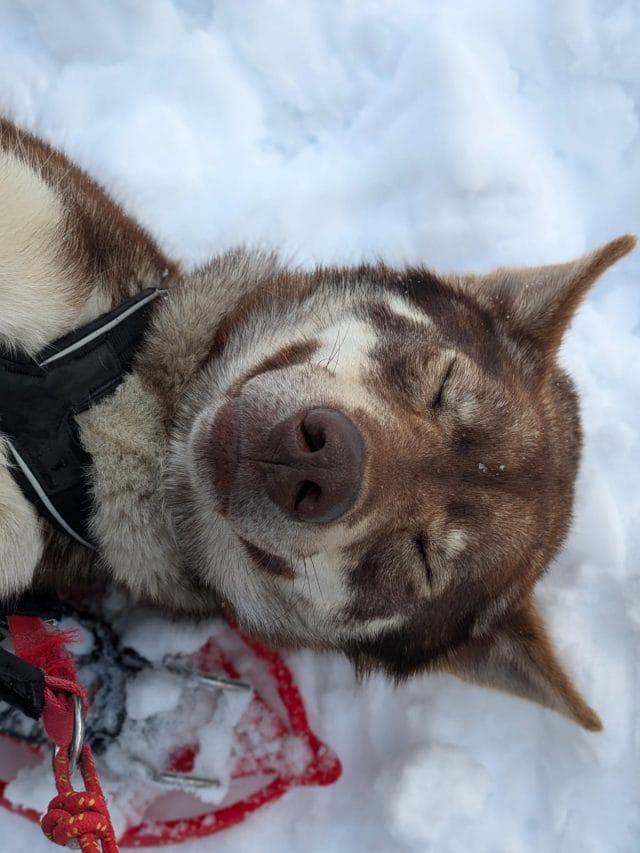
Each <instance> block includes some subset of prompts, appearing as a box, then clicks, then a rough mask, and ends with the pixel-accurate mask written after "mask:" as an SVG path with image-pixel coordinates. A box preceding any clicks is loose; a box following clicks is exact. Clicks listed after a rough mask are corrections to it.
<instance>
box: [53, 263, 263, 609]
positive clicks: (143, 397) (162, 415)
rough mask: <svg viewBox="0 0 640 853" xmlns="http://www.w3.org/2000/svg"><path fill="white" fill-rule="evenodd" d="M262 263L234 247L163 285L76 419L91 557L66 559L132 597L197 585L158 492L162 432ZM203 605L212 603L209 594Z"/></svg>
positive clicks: (175, 593) (255, 282)
mask: <svg viewBox="0 0 640 853" xmlns="http://www.w3.org/2000/svg"><path fill="white" fill-rule="evenodd" d="M270 269H272V270H275V269H276V262H275V259H274V260H273V262H272V263H265V258H264V256H261V255H252V254H250V253H243V252H234V253H230V254H228V255H223V256H221V257H220V258H218V259H216V260H215V261H213V262H212V263H211V264H209V265H208V266H207V267H206V268H203V269H202V270H199V271H197V272H194V273H192V274H191V275H188V276H186V277H185V278H184V279H181V280H178V281H176V282H175V283H172V284H170V285H169V287H168V289H167V291H166V293H165V294H164V295H163V296H161V297H160V298H159V299H158V300H156V303H155V306H154V315H153V318H152V320H151V322H150V324H149V327H148V330H147V332H146V334H145V338H144V340H143V343H142V345H141V347H140V350H139V353H138V359H137V363H136V367H135V369H134V371H133V372H132V373H131V374H130V375H129V376H128V377H127V378H126V379H125V381H124V382H123V383H122V385H121V386H120V387H119V389H118V390H117V391H116V392H115V393H114V394H113V395H112V396H111V397H109V398H108V399H106V400H104V401H103V402H101V403H100V404H99V405H97V406H94V407H93V408H91V409H90V410H89V411H87V412H84V413H83V414H81V415H80V416H79V417H78V423H79V427H80V436H81V440H82V444H83V446H84V447H85V448H86V450H87V451H88V452H89V453H90V454H91V456H92V460H93V464H92V466H91V469H90V471H91V481H92V482H91V486H92V492H93V498H94V512H93V515H92V532H93V535H94V538H95V540H96V542H97V546H98V558H97V561H96V560H95V558H94V557H93V556H92V555H91V554H90V552H87V553H86V554H83V555H75V559H74V560H73V562H74V563H80V564H82V565H83V566H84V568H85V569H86V568H87V567H88V566H89V564H90V563H92V564H93V565H94V567H95V566H97V567H99V570H100V571H103V570H104V571H106V573H107V574H108V575H109V576H110V577H111V578H113V579H115V580H116V581H118V582H120V583H122V584H123V585H124V586H126V587H127V588H129V589H130V590H131V591H132V592H133V593H134V595H136V596H138V597H140V598H143V599H146V600H150V601H155V602H158V601H160V602H161V601H162V600H172V602H174V603H178V604H179V602H177V601H176V597H179V595H180V591H181V590H184V591H185V601H188V603H189V606H192V605H193V603H194V588H196V587H198V584H197V582H196V580H195V579H194V578H193V575H192V573H191V572H190V571H189V567H188V566H187V565H185V560H184V555H183V552H182V550H181V548H180V543H179V542H178V541H177V537H176V533H175V529H174V524H173V520H172V516H171V510H170V501H169V500H168V499H167V494H166V491H165V476H166V470H167V461H168V451H169V446H170V442H171V436H172V432H173V429H174V426H175V423H176V419H177V418H179V416H180V407H181V401H182V400H183V399H184V396H185V394H187V393H188V389H189V386H190V385H191V384H192V382H193V381H194V380H195V379H196V378H197V377H198V375H199V374H200V372H201V371H202V369H203V367H204V365H205V364H206V363H207V362H208V360H209V359H210V358H211V347H212V342H213V341H214V339H215V337H216V333H217V330H218V327H219V326H220V322H221V320H222V319H223V318H224V317H225V316H227V315H228V314H229V313H230V312H231V311H232V310H233V309H234V308H236V307H237V305H238V304H239V302H241V301H242V300H243V299H244V298H245V297H246V296H247V295H248V294H250V293H251V292H252V291H253V290H254V289H255V288H256V287H258V286H259V285H260V284H261V283H262V282H263V281H264V278H265V273H267V274H268V272H269V270H270ZM226 535H227V536H228V533H227V534H226ZM221 536H222V537H223V538H226V537H225V532H224V531H221ZM59 552H60V542H59V540H57V538H56V537H53V538H52V540H51V546H50V547H49V548H48V549H47V552H46V553H45V556H44V559H43V570H42V571H41V577H44V578H45V579H46V577H47V575H50V573H51V571H52V570H51V569H50V568H49V566H48V565H47V564H48V563H50V562H51V560H52V555H53V554H54V553H55V554H59ZM65 553H68V552H67V550H66V549H65ZM58 559H59V557H58ZM58 559H56V562H58ZM85 564H86V565H85ZM169 590H170V595H168V594H167V593H168V591H169ZM203 595H204V594H203ZM202 604H203V608H206V609H208V610H209V611H210V610H211V600H210V598H209V599H208V600H206V601H205V600H204V598H203V603H202Z"/></svg>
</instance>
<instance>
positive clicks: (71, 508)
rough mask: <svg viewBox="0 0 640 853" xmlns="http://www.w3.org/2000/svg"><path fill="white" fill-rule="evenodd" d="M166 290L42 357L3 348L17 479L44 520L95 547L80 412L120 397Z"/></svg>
mask: <svg viewBox="0 0 640 853" xmlns="http://www.w3.org/2000/svg"><path fill="white" fill-rule="evenodd" d="M160 292H161V291H159V290H157V289H153V288H150V289H147V290H144V291H142V292H141V293H138V294H136V295H135V296H133V297H131V298H130V299H128V300H127V301H126V302H124V303H123V304H122V305H119V306H118V307H117V308H114V309H113V310H112V311H109V312H108V313H106V314H103V315H102V316H100V317H98V318H97V319H96V320H94V321H93V322H91V323H88V324H86V325H85V326H82V327H81V328H80V329H77V330H76V331H75V332H72V333H71V334H70V335H65V336H64V337H62V338H60V339H58V340H57V341H55V342H54V343H52V344H50V345H49V346H47V347H45V349H43V350H42V351H41V352H40V353H38V355H37V356H36V357H35V359H31V358H28V357H26V356H21V355H16V354H12V353H10V352H7V351H6V350H5V351H1V350H0V431H1V432H2V434H4V436H5V438H6V445H7V447H8V450H9V453H10V456H11V457H12V460H13V462H14V467H13V468H12V469H11V470H12V474H13V476H14V479H15V480H16V482H17V483H18V485H19V486H20V488H21V489H22V491H23V493H24V495H25V496H26V498H27V499H28V500H29V501H30V502H31V503H32V504H33V505H34V506H35V507H36V509H37V510H38V512H39V514H40V515H41V516H43V517H44V518H46V519H47V520H48V521H49V522H51V523H52V524H54V525H55V526H56V527H57V528H58V529H59V530H61V531H62V532H63V533H65V534H66V535H67V536H70V537H71V538H72V539H75V540H76V541H77V542H79V543H80V544H81V545H84V546H85V547H87V548H91V549H93V547H94V546H93V544H92V542H91V533H90V529H89V523H90V515H91V489H90V483H89V480H88V477H87V472H88V470H89V467H90V465H91V456H90V455H89V453H87V451H86V450H85V449H84V448H83V447H82V444H81V442H80V436H79V431H78V425H77V422H76V415H78V414H80V413H81V412H84V411H86V409H88V408H89V407H90V406H93V405H95V404H96V403H98V402H100V400H102V399H104V398H105V397H107V396H108V395H109V394H111V393H113V391H115V389H116V388H117V387H118V386H119V385H120V383H121V382H122V381H123V379H124V377H125V375H126V374H127V373H128V372H130V370H131V369H132V367H133V362H134V359H135V356H136V352H137V350H138V347H139V345H140V342H141V340H142V336H143V335H144V331H145V328H146V325H147V322H148V317H149V309H150V307H151V303H152V302H153V300H154V299H156V297H157V296H158V295H159V294H160Z"/></svg>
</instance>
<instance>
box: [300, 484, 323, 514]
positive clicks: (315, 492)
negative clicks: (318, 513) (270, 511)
mask: <svg viewBox="0 0 640 853" xmlns="http://www.w3.org/2000/svg"><path fill="white" fill-rule="evenodd" d="M321 495H322V489H321V488H320V486H319V485H318V484H317V483H314V482H313V480H305V481H304V482H302V483H301V484H300V488H299V489H298V492H297V494H296V497H295V500H294V502H293V509H294V511H295V512H297V513H300V514H301V515H302V514H304V513H308V512H313V510H314V509H315V508H316V506H317V504H318V501H319V500H320V497H321Z"/></svg>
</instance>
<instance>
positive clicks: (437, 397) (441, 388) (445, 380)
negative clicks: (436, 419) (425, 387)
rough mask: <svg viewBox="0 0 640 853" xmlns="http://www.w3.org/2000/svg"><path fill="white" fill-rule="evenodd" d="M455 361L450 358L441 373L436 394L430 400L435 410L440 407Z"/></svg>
mask: <svg viewBox="0 0 640 853" xmlns="http://www.w3.org/2000/svg"><path fill="white" fill-rule="evenodd" d="M455 363H456V360H455V358H452V359H451V361H450V362H449V364H448V365H447V368H446V370H445V372H444V374H443V375H442V379H441V381H440V385H439V387H438V390H437V392H436V395H435V397H434V398H433V400H432V401H431V408H432V409H434V410H436V411H437V410H438V409H441V408H442V406H443V403H444V392H445V389H446V387H447V383H448V382H449V379H450V378H451V374H452V373H453V367H454V365H455Z"/></svg>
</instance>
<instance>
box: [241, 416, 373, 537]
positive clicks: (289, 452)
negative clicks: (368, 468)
mask: <svg viewBox="0 0 640 853" xmlns="http://www.w3.org/2000/svg"><path fill="white" fill-rule="evenodd" d="M254 453H255V454H256V456H257V457H258V460H257V461H258V463H259V465H260V468H261V471H262V476H263V477H264V479H265V486H266V492H267V494H268V496H269V497H270V498H271V500H272V501H273V502H274V503H275V504H276V506H278V507H279V508H280V509H281V510H282V511H283V512H284V513H285V515H287V516H289V518H292V519H294V520H295V521H301V522H305V523H307V524H308V523H314V524H327V523H329V522H331V521H335V520H336V519H337V518H340V516H341V515H344V513H346V512H347V511H348V510H349V509H351V507H352V506H353V505H354V503H355V502H356V500H357V498H358V494H359V492H360V488H361V485H362V473H363V468H364V460H365V444H364V439H363V437H362V434H361V433H360V430H359V429H358V428H357V427H356V425H355V424H354V423H353V421H352V420H351V419H350V418H348V417H347V416H346V415H345V414H344V413H343V412H340V411H338V410H337V409H325V408H321V407H318V408H315V409H308V410H307V411H306V412H299V413H297V414H295V415H291V416H290V417H288V418H286V419H285V420H284V421H281V422H280V423H279V424H276V425H275V426H274V427H273V428H272V429H271V430H270V431H269V433H267V435H266V436H264V438H262V440H260V438H258V440H257V441H256V443H255V449H254Z"/></svg>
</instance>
